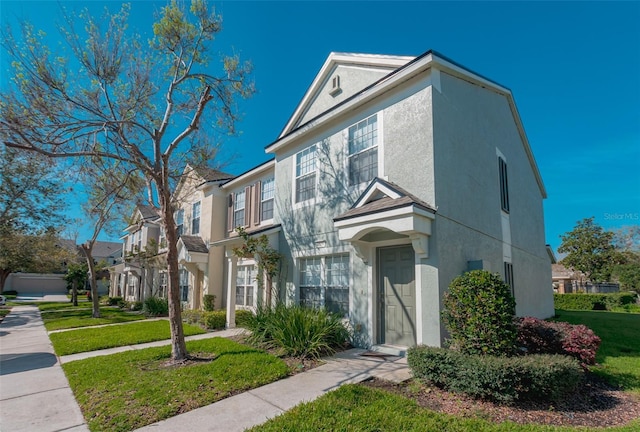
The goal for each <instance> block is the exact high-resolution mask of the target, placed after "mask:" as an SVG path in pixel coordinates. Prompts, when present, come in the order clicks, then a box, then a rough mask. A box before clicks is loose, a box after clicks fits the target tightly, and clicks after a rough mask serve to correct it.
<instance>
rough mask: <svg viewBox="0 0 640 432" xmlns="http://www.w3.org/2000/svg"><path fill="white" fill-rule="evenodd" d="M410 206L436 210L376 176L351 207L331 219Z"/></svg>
mask: <svg viewBox="0 0 640 432" xmlns="http://www.w3.org/2000/svg"><path fill="white" fill-rule="evenodd" d="M410 206H415V207H417V208H421V209H423V210H426V211H428V212H430V213H435V212H436V209H435V208H433V207H432V206H431V205H429V204H427V203H426V202H424V201H422V200H421V199H420V198H418V197H416V196H415V195H413V194H411V193H409V192H407V191H406V190H404V189H403V188H401V187H400V186H398V185H397V184H395V183H391V182H388V181H386V180H383V179H381V178H379V177H376V178H374V179H373V180H372V181H371V183H369V186H367V188H366V189H365V190H364V192H362V194H361V195H360V197H359V198H358V199H357V200H356V202H355V203H354V204H353V205H352V206H351V208H350V209H349V210H347V211H346V212H344V213H343V214H341V215H339V216H337V217H335V218H334V219H333V220H334V221H340V220H345V219H349V218H353V217H356V216H363V215H367V214H373V213H379V212H383V211H388V210H393V209H397V208H402V207H410Z"/></svg>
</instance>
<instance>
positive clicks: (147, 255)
mask: <svg viewBox="0 0 640 432" xmlns="http://www.w3.org/2000/svg"><path fill="white" fill-rule="evenodd" d="M230 178H232V176H231V175H229V174H225V173H223V172H220V171H217V170H213V169H206V168H196V169H194V168H191V167H189V166H187V167H186V168H185V170H184V172H183V175H182V177H181V180H180V181H179V183H178V186H177V188H176V192H175V193H174V203H173V204H174V207H175V214H174V217H175V221H176V229H177V230H178V236H179V239H178V260H179V264H180V269H179V271H180V275H179V278H180V299H181V301H182V302H183V304H184V306H185V307H186V308H192V309H197V308H200V307H201V304H202V297H203V296H204V295H205V294H213V295H215V296H216V303H217V305H218V307H221V305H222V287H223V279H222V277H223V270H222V266H223V262H224V260H223V251H222V250H220V249H215V250H212V251H209V248H208V246H207V245H208V243H209V242H210V241H211V240H212V239H218V238H221V237H223V236H224V230H225V228H224V227H225V214H226V210H227V197H226V195H225V194H224V192H222V190H221V189H220V188H219V185H220V184H222V183H224V182H225V181H227V180H229V179H230ZM125 231H126V234H125V235H124V236H123V237H122V239H123V244H122V249H123V257H124V259H123V262H122V263H120V264H117V265H115V266H113V267H112V268H111V269H110V271H111V272H112V278H111V279H112V284H111V288H110V295H111V296H121V297H123V298H124V299H125V300H127V301H144V299H145V298H147V297H149V296H158V297H166V296H167V271H166V268H167V266H166V236H165V234H164V229H163V228H162V224H161V222H160V217H159V214H158V211H157V210H156V209H155V208H154V207H152V206H144V205H139V206H137V208H136V210H135V212H134V215H133V217H132V223H131V225H129V226H128V227H127V228H126V230H125Z"/></svg>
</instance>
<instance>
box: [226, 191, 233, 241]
mask: <svg viewBox="0 0 640 432" xmlns="http://www.w3.org/2000/svg"><path fill="white" fill-rule="evenodd" d="M233 198H234V194H233V193H230V194H229V202H228V203H227V231H229V232H231V231H233Z"/></svg>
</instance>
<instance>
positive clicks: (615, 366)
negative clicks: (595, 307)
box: [556, 310, 640, 393]
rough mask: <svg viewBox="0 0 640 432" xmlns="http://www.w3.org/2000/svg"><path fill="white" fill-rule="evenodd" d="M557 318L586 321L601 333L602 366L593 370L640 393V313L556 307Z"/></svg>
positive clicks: (598, 356) (599, 357)
mask: <svg viewBox="0 0 640 432" xmlns="http://www.w3.org/2000/svg"><path fill="white" fill-rule="evenodd" d="M556 320H558V321H566V322H569V323H571V324H584V325H586V326H587V327H589V328H590V329H591V330H593V331H594V332H595V333H596V334H597V335H598V336H600V339H602V344H601V345H600V349H599V350H598V354H597V356H596V361H597V362H598V364H599V366H596V367H594V368H593V371H594V372H595V373H597V374H598V375H601V376H603V377H605V378H606V379H607V380H609V381H610V382H612V383H614V384H617V385H620V386H621V387H622V388H624V389H625V390H630V391H633V392H634V393H640V314H634V313H623V312H607V311H565V310H556Z"/></svg>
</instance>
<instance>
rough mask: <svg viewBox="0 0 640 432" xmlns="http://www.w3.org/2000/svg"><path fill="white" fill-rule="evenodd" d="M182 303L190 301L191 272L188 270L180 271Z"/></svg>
mask: <svg viewBox="0 0 640 432" xmlns="http://www.w3.org/2000/svg"><path fill="white" fill-rule="evenodd" d="M179 275H180V301H182V302H187V301H189V272H188V271H187V270H186V269H180V271H179Z"/></svg>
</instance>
